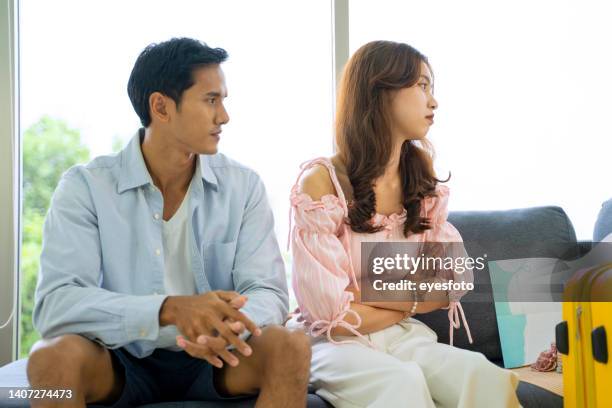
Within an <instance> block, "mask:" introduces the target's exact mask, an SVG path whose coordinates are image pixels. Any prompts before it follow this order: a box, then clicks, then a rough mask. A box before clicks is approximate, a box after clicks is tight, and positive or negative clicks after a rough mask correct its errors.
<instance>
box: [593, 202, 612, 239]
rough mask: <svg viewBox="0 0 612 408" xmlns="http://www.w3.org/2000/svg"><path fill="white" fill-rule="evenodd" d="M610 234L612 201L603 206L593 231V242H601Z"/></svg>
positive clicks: (611, 228)
mask: <svg viewBox="0 0 612 408" xmlns="http://www.w3.org/2000/svg"><path fill="white" fill-rule="evenodd" d="M610 233H612V199H610V200H608V201H606V202H604V203H603V204H602V205H601V209H600V210H599V214H598V215H597V221H595V229H594V230H593V242H599V241H601V240H602V239H604V238H605V237H606V235H608V234H610Z"/></svg>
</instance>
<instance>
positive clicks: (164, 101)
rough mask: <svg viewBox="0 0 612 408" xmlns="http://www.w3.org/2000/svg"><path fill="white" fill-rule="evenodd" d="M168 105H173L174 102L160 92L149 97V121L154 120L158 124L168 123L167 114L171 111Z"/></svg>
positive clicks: (168, 116) (168, 115) (168, 117)
mask: <svg viewBox="0 0 612 408" xmlns="http://www.w3.org/2000/svg"><path fill="white" fill-rule="evenodd" d="M170 105H174V101H173V100H172V99H171V98H168V97H167V96H165V95H163V94H162V93H160V92H153V93H152V94H151V95H149V106H150V110H151V119H153V118H156V119H157V120H158V121H160V122H169V121H170V114H169V113H170V112H171V111H172V106H170Z"/></svg>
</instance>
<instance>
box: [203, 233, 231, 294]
mask: <svg viewBox="0 0 612 408" xmlns="http://www.w3.org/2000/svg"><path fill="white" fill-rule="evenodd" d="M202 255H203V257H204V273H205V274H206V278H207V279H208V283H209V284H210V287H211V289H212V290H234V281H233V274H232V271H233V269H234V259H235V257H236V241H231V242H210V243H208V244H206V245H205V246H204V249H203V251H202Z"/></svg>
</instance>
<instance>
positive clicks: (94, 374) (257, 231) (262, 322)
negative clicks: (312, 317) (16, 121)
mask: <svg viewBox="0 0 612 408" xmlns="http://www.w3.org/2000/svg"><path fill="white" fill-rule="evenodd" d="M226 58H227V53H226V52H225V51H224V50H223V49H220V48H214V49H213V48H210V47H208V46H206V45H205V44H203V43H201V42H198V41H196V40H192V39H188V38H180V39H172V40H170V41H167V42H163V43H160V44H152V45H150V46H148V47H147V48H146V49H145V50H144V51H143V52H142V53H141V54H140V56H139V57H138V59H137V61H136V64H135V65H134V68H133V70H132V74H131V76H130V79H129V82H128V94H129V97H130V100H131V102H132V105H133V106H134V109H135V110H136V113H137V114H138V116H139V117H140V120H141V122H142V125H143V127H144V128H142V129H140V130H139V131H138V133H137V134H136V135H135V136H134V137H133V139H132V140H131V142H130V143H129V145H128V146H127V147H126V148H125V149H124V150H123V151H121V152H120V153H119V154H118V155H114V156H103V157H98V158H96V159H94V160H93V161H92V162H91V163H89V164H87V165H85V166H75V167H73V168H71V169H70V170H68V171H67V172H66V173H65V174H64V176H63V177H62V179H61V181H60V183H59V185H58V187H57V189H56V191H55V194H54V196H53V200H52V203H51V208H50V210H49V213H48V215H47V218H46V220H45V226H44V231H43V242H44V243H43V250H42V254H41V259H40V275H39V282H38V286H37V288H36V300H35V307H34V314H33V321H34V325H35V327H36V329H37V330H38V331H40V333H41V335H42V336H43V340H41V341H40V342H38V343H37V344H36V345H35V346H34V347H33V348H32V351H31V354H30V359H29V363H28V370H27V371H28V378H29V380H30V383H31V385H32V387H33V388H60V389H71V390H72V396H73V398H71V399H64V400H52V399H48V400H44V401H42V400H32V406H33V407H43V406H44V407H47V406H65V407H68V406H70V407H72V406H75V407H77V406H78V407H83V406H85V404H86V403H88V404H102V405H111V406H116V407H123V406H137V405H141V404H145V403H151V402H157V401H163V400H180V399H188V400H222V399H225V398H232V397H240V396H244V395H253V394H257V393H259V396H258V400H257V404H258V406H264V407H289V406H302V407H303V406H304V405H305V401H306V392H307V385H308V374H309V364H310V363H309V362H310V343H309V340H308V339H307V337H306V336H305V335H304V334H303V333H300V332H290V331H288V330H286V329H284V328H282V327H281V326H279V324H281V323H282V322H283V320H284V319H285V317H286V314H287V309H288V300H287V299H288V295H287V287H286V280H285V272H284V267H283V262H282V259H281V257H280V253H279V248H278V244H277V241H276V238H275V236H274V229H273V219H272V212H271V210H270V208H269V205H268V202H267V199H266V194H265V190H264V186H263V184H262V182H261V180H260V179H259V177H258V176H257V175H256V174H255V173H254V172H253V171H251V170H250V169H248V168H246V167H244V166H242V165H240V164H238V163H236V162H234V161H232V160H230V159H229V158H227V157H225V156H224V155H222V154H217V145H218V143H219V139H220V134H221V128H222V126H223V125H225V124H226V123H227V122H228V121H229V116H228V114H227V112H226V110H225V108H224V105H223V102H224V99H225V97H226V96H227V88H226V85H225V79H224V75H223V70H222V69H221V63H222V62H224V61H225V60H226ZM250 334H252V336H250V337H249V335H250ZM264 367H265V369H264Z"/></svg>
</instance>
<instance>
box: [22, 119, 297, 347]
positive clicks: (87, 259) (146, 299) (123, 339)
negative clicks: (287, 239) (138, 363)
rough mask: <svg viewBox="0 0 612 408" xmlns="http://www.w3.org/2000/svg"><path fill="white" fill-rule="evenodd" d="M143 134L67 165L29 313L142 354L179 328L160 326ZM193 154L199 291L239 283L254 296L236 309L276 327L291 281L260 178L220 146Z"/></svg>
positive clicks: (160, 267) (154, 212) (153, 212)
mask: <svg viewBox="0 0 612 408" xmlns="http://www.w3.org/2000/svg"><path fill="white" fill-rule="evenodd" d="M142 131H143V129H141V130H140V131H139V132H138V133H137V134H136V135H135V136H134V137H133V138H132V140H131V141H130V143H129V144H128V145H127V146H126V148H125V149H124V150H122V151H121V152H120V153H118V154H117V155H112V156H101V157H98V158H96V159H94V160H93V161H91V162H90V163H89V164H87V165H77V166H74V167H72V168H71V169H69V170H68V171H67V172H66V173H65V174H64V175H63V176H62V179H61V180H60V182H59V184H58V186H57V189H56V190H55V193H54V194H53V198H52V200H51V206H50V209H49V212H48V214H47V217H46V219H45V224H44V229H43V248H42V254H41V257H40V270H39V277H38V285H37V288H36V295H35V305H34V313H33V323H34V326H35V328H36V329H37V330H38V331H39V332H40V333H41V335H42V336H43V337H45V338H48V337H55V336H58V335H62V334H68V333H78V334H81V335H83V336H85V337H87V338H89V339H92V340H94V341H97V342H99V343H101V344H103V345H105V346H106V347H108V348H118V347H125V348H126V349H127V350H128V351H129V352H130V353H131V354H133V355H135V356H137V357H146V356H148V355H150V354H151V353H152V352H153V350H154V349H155V348H157V347H166V346H168V345H169V344H160V339H161V338H162V337H165V338H166V339H171V340H170V341H171V342H173V341H172V340H173V339H174V335H175V334H177V331H176V328H175V327H174V326H167V327H163V328H161V327H160V326H159V310H160V307H161V305H162V303H163V301H164V299H165V298H166V297H167V296H166V295H165V294H164V259H163V257H164V251H163V247H162V222H163V217H162V214H163V207H164V203H163V197H162V194H161V192H160V191H159V190H158V189H157V188H156V187H155V186H154V184H153V180H152V179H151V176H150V174H149V172H148V170H147V167H146V165H145V161H144V159H143V155H142V150H141V146H140V145H141V135H142ZM198 160H199V162H198V165H197V169H196V173H195V174H194V177H193V179H192V181H191V194H190V196H189V200H190V203H189V204H190V206H189V208H190V220H191V223H190V226H191V229H192V232H193V237H192V239H191V255H192V258H191V265H192V269H193V273H194V277H195V282H196V287H197V292H198V293H205V292H207V291H210V290H235V291H237V292H239V293H241V294H244V295H246V296H247V297H248V301H247V304H246V305H245V306H244V307H243V308H242V309H241V310H242V312H243V313H244V314H245V315H246V316H247V317H249V318H250V319H251V320H253V321H254V322H255V324H257V325H258V326H263V325H267V324H281V323H282V322H283V320H284V318H285V316H286V315H287V312H288V294H287V283H286V277H285V269H284V264H283V261H282V258H281V255H280V251H279V247H278V243H277V240H276V237H275V234H274V222H273V217H272V211H271V209H270V206H269V204H268V201H267V197H266V192H265V189H264V185H263V183H262V181H261V180H260V178H259V176H258V175H257V174H256V173H255V172H253V171H252V170H250V169H248V168H247V167H245V166H242V165H240V164H238V163H236V162H235V161H233V160H231V159H229V158H227V157H226V156H224V155H223V154H220V153H218V154H215V155H212V156H211V155H200V156H198ZM160 334H161V335H162V336H160Z"/></svg>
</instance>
